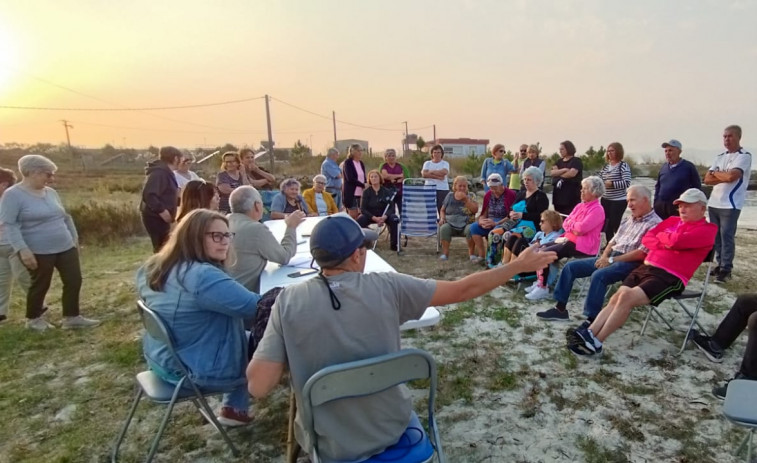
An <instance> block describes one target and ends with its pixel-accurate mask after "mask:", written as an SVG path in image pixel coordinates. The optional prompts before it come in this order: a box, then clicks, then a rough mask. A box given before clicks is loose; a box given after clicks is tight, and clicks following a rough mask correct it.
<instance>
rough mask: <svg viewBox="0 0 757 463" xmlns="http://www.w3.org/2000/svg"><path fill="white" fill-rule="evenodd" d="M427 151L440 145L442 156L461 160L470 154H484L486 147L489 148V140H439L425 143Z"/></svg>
mask: <svg viewBox="0 0 757 463" xmlns="http://www.w3.org/2000/svg"><path fill="white" fill-rule="evenodd" d="M427 145H429V149H430V147H431V146H433V145H442V146H443V147H444V156H445V157H452V158H461V157H465V156H469V155H470V154H471V153H472V154H475V155H476V156H480V155H482V154H486V147H487V146H489V140H483V139H475V138H439V139H437V140H434V141H433V142H430V143H427Z"/></svg>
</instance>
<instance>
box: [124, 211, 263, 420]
mask: <svg viewBox="0 0 757 463" xmlns="http://www.w3.org/2000/svg"><path fill="white" fill-rule="evenodd" d="M232 237H233V234H232V233H230V232H229V222H228V220H227V219H226V217H224V216H223V215H221V214H220V213H218V212H214V211H209V210H207V209H195V210H194V211H192V212H190V213H189V215H187V216H186V217H184V220H182V221H181V222H179V224H178V225H177V226H176V229H175V230H174V231H173V233H171V236H170V237H169V239H168V241H167V242H166V244H165V245H164V246H163V248H161V250H160V251H159V252H158V253H157V254H155V255H153V256H152V257H150V258H149V259H148V260H147V262H146V263H145V265H144V266H143V267H141V268H140V269H139V270H138V271H137V291H138V292H139V297H140V298H141V299H142V300H143V301H144V302H145V304H146V305H147V306H148V307H149V308H150V309H152V310H153V311H155V312H156V313H157V314H158V315H159V316H160V318H161V320H163V323H165V324H166V326H167V327H168V329H169V331H170V334H171V338H172V339H173V341H174V347H175V348H176V354H177V355H178V357H179V359H181V361H182V362H183V363H184V364H185V365H186V366H187V370H189V372H190V375H191V377H192V378H191V379H192V381H193V382H195V383H196V384H197V385H198V386H200V387H201V388H202V387H206V388H214V389H221V388H227V387H228V391H229V392H228V393H226V394H224V396H223V405H222V408H221V411H220V414H219V416H218V421H219V422H220V423H221V424H223V425H226V426H243V425H246V424H249V423H250V421H251V420H252V418H251V417H250V415H249V413H248V410H249V406H250V396H249V394H248V393H247V380H246V378H245V369H246V367H247V359H248V356H247V346H248V340H247V336H246V333H245V331H244V327H243V325H242V320H243V319H244V318H252V317H254V315H255V312H256V310H257V302H258V300H259V299H260V296H258V295H257V294H255V293H253V292H251V291H248V290H247V289H245V288H244V286H242V285H241V284H239V283H238V282H237V281H236V280H234V279H233V278H231V277H230V276H229V275H228V274H227V273H226V271H225V269H224V266H225V264H226V263H227V261H229V260H231V259H229V247H230V246H231V239H232ZM142 345H143V351H144V356H145V359H146V360H147V364H148V365H149V367H150V369H151V370H153V371H154V372H155V374H157V375H158V376H159V377H160V378H161V379H163V380H164V381H166V382H169V383H171V384H176V382H177V378H179V377H180V374H178V372H179V368H178V366H177V365H176V364H175V362H174V360H173V356H172V355H171V354H170V353H169V352H168V351H167V349H166V346H165V345H163V344H162V343H160V342H159V341H157V340H156V339H154V338H152V337H151V336H150V335H149V334H145V335H144V337H143V338H142Z"/></svg>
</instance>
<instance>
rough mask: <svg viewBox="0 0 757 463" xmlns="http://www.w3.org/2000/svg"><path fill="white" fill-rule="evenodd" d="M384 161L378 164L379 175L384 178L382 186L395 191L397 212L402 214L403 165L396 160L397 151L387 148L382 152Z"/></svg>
mask: <svg viewBox="0 0 757 463" xmlns="http://www.w3.org/2000/svg"><path fill="white" fill-rule="evenodd" d="M384 161H386V162H384V163H383V164H381V165H380V166H379V171H380V172H381V176H382V177H383V178H384V187H386V188H389V189H393V190H394V191H396V192H397V196H395V198H394V202H395V204H396V205H397V212H398V213H399V214H402V182H403V181H404V180H405V166H403V165H402V164H400V163H399V162H397V152H396V151H394V150H393V149H392V148H389V149H388V150H386V152H385V153H384Z"/></svg>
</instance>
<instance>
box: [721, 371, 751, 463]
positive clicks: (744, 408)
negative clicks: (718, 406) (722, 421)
mask: <svg viewBox="0 0 757 463" xmlns="http://www.w3.org/2000/svg"><path fill="white" fill-rule="evenodd" d="M723 415H725V417H726V418H728V420H729V421H730V422H731V423H733V424H735V425H736V426H743V427H745V428H749V432H748V433H747V435H746V437H745V438H744V440H743V441H741V445H739V448H738V449H736V451H735V452H734V453H733V454H734V456H738V455H739V454H740V453H741V452H742V451H744V447H745V446H746V448H747V452H746V458H745V459H744V461H747V462H749V461H752V460H751V458H752V436H754V430H755V429H757V382H755V381H750V380H746V379H734V380H731V382H730V383H728V392H726V394H725V402H723Z"/></svg>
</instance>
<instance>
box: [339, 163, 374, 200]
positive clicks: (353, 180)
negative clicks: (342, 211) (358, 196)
mask: <svg viewBox="0 0 757 463" xmlns="http://www.w3.org/2000/svg"><path fill="white" fill-rule="evenodd" d="M360 167H362V169H363V173H364V174H367V173H368V172H367V171H366V170H365V164H363V161H360ZM342 172H343V174H344V204H346V205H351V204H353V201H354V200H355V188H357V187H362V188H363V189H365V184H364V183H363V182H361V181H360V180H358V179H357V171H356V170H355V165H354V164H353V162H352V159H349V158H347V159H345V160H344V163H343V164H342ZM366 180H367V178H366ZM356 206H357V204H356Z"/></svg>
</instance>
